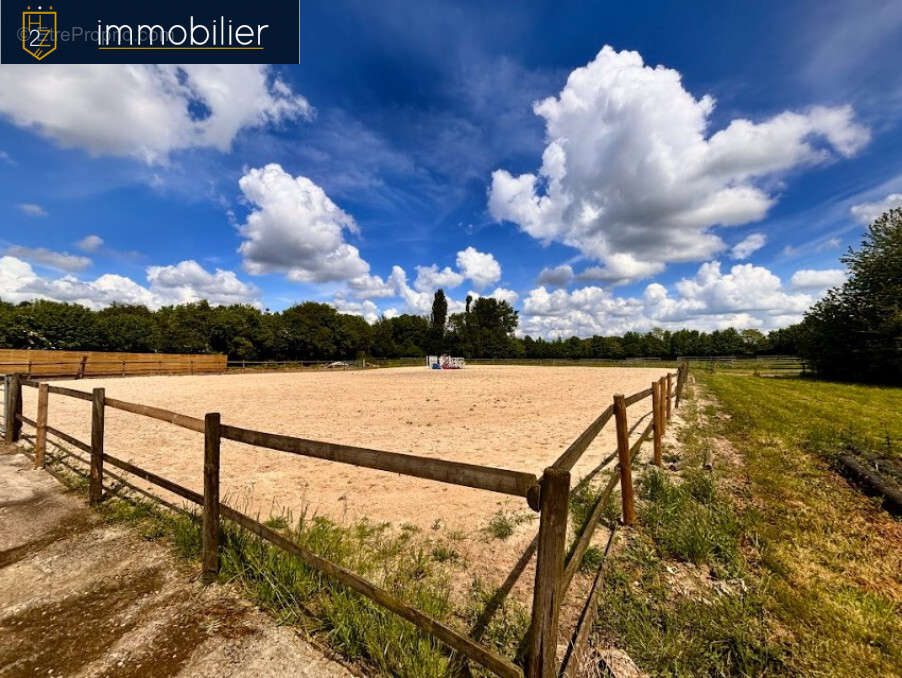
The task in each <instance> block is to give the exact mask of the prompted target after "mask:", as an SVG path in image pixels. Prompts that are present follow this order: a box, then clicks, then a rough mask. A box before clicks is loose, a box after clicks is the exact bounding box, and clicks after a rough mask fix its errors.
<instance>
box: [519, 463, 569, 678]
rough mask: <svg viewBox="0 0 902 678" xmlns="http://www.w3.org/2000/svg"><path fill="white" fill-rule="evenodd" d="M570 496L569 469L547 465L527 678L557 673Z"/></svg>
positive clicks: (544, 479)
mask: <svg viewBox="0 0 902 678" xmlns="http://www.w3.org/2000/svg"><path fill="white" fill-rule="evenodd" d="M569 497H570V472H569V471H564V470H562V469H555V468H546V469H545V473H544V474H543V475H542V485H541V491H540V494H539V503H540V511H541V513H540V518H539V537H538V539H539V543H538V547H537V555H536V581H535V588H534V589H533V598H532V625H531V627H530V628H531V630H532V635H531V637H530V644H529V654H528V659H527V666H526V678H549V677H550V676H556V675H557V670H556V667H555V663H556V661H557V635H558V614H559V612H560V607H561V599H560V593H561V591H560V584H561V574H562V572H563V569H564V541H565V537H566V533H567V511H568V510H569V509H568V504H569Z"/></svg>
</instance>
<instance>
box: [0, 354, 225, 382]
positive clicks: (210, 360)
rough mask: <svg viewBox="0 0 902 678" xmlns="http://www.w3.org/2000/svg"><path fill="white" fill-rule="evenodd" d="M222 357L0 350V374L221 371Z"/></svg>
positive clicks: (144, 373) (97, 375) (118, 373)
mask: <svg viewBox="0 0 902 678" xmlns="http://www.w3.org/2000/svg"><path fill="white" fill-rule="evenodd" d="M225 369H226V356H225V355H223V354H205V353H200V354H196V355H195V354H187V353H112V352H104V351H49V350H41V349H14V348H3V349H0V372H4V373H6V374H13V373H18V374H24V375H27V376H31V377H73V378H77V379H80V378H83V377H114V376H120V377H127V376H138V375H152V374H213V373H217V372H225Z"/></svg>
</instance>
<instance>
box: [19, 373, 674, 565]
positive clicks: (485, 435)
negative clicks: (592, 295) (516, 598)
mask: <svg viewBox="0 0 902 678" xmlns="http://www.w3.org/2000/svg"><path fill="white" fill-rule="evenodd" d="M665 372H666V370H664V369H658V368H598V367H520V366H517V367H513V366H474V367H468V368H466V369H463V370H454V371H450V370H445V371H435V370H428V369H426V368H424V367H423V368H420V367H410V368H396V369H382V370H367V371H336V372H329V371H325V370H318V371H310V372H284V373H268V374H224V375H207V376H193V377H192V376H165V377H130V378H124V379H121V378H116V379H90V380H82V381H72V382H60V384H61V385H66V386H71V387H74V388H78V389H81V390H90V389H91V388H96V387H104V388H106V393H107V395H108V396H110V397H114V398H119V399H122V400H128V401H131V402H136V403H142V404H147V405H155V406H158V407H163V408H166V409H169V410H174V411H176V412H179V413H182V414H187V415H191V416H195V417H203V416H204V414H205V413H206V412H220V413H221V415H222V421H223V423H227V424H232V425H236V426H244V427H248V428H253V429H257V430H262V431H268V432H272V433H283V434H289V435H296V436H300V437H304V438H311V439H314V440H323V441H328V442H336V443H344V444H348V445H357V446H361V447H368V448H375V449H382V450H389V451H393V452H406V453H412V454H418V455H425V456H430V457H438V458H443V459H450V460H456V461H463V462H469V463H473V464H483V465H488V466H495V467H500V468H507V469H514V470H519V471H527V472H531V473H535V474H536V475H541V472H542V470H543V469H544V468H545V467H547V466H549V465H550V464H551V463H552V462H554V460H555V459H557V457H558V456H559V455H560V454H561V453H562V452H563V451H564V450H565V449H566V448H567V446H568V445H569V444H570V443H571V442H572V441H573V440H574V439H575V438H576V437H577V436H578V435H579V434H580V433H581V432H582V431H583V430H584V429H585V428H586V426H588V425H589V424H590V423H591V422H592V421H593V420H594V419H595V418H596V417H597V416H598V415H599V414H600V413H601V411H602V410H604V408H606V407H607V406H608V405H609V404H610V402H611V397H612V395H613V394H614V393H624V394H626V395H629V394H631V393H635V392H637V391H641V390H643V389H646V388H648V387H649V385H650V384H651V382H652V381H653V380H654V379H656V378H658V377H659V376H660V375H662V374H664V373H665ZM23 396H24V412H25V414H26V415H27V416H29V417H34V416H35V411H36V407H37V405H36V399H37V392H36V390H35V389H32V388H25V389H23ZM90 408H91V405H90V403H88V402H85V401H81V400H76V399H73V398H67V397H63V396H58V395H51V396H50V404H49V424H50V425H51V426H53V427H55V428H58V429H61V430H63V431H65V432H67V433H70V434H71V435H74V436H76V437H77V438H79V439H81V440H83V441H86V442H87V441H90ZM650 409H651V403H650V399H646V400H644V401H643V402H642V403H640V404H637V405H634V406H633V407H631V408H630V409H629V419H630V423H631V424H633V423H635V422H636V421H637V420H638V419H639V418H640V417H642V416H643V415H645V414H646V413H647V412H648V411H649V410H650ZM645 421H647V420H645ZM643 425H644V422H643ZM640 430H641V429H640ZM25 431H26V432H31V430H30V427H27V426H26V427H25ZM105 445H106V452H107V453H108V454H111V455H114V456H117V457H119V458H122V459H125V460H128V461H131V462H132V463H134V464H136V465H138V466H140V467H142V468H145V469H147V470H149V471H152V472H154V473H157V474H160V475H162V476H164V477H166V478H169V479H171V480H173V481H175V482H177V483H179V484H181V485H184V486H186V487H189V488H191V489H194V490H197V491H199V492H202V491H203V479H202V469H203V435H202V434H199V433H195V432H192V431H188V430H185V429H182V428H179V427H176V426H172V425H170V424H167V423H165V422H161V421H158V420H155V419H149V418H146V417H141V416H138V415H134V414H130V413H127V412H122V411H119V410H114V409H111V408H107V411H106V434H105ZM615 448H616V442H615V436H614V426H613V422H611V423H609V424H608V425H607V426H606V427H605V429H604V431H603V432H602V433H601V435H599V436H598V438H597V439H596V441H595V442H594V443H593V444H592V446H591V447H590V448H589V449H588V451H587V452H586V454H585V455H584V456H583V459H582V460H581V462H580V463H579V464H578V465H577V466H576V467H575V468H574V473H573V483H574V484H575V483H576V482H577V481H578V479H579V478H580V477H581V476H582V475H583V474H584V473H586V472H588V471H589V470H591V469H592V468H594V466H595V465H596V464H597V463H598V462H599V461H600V460H601V459H602V458H603V457H604V456H606V455H607V454H609V453H610V452H611V451H613V450H614V449H615ZM221 473H222V476H221V492H222V496H223V498H224V501H226V502H227V503H229V504H230V505H233V506H235V507H236V508H239V509H244V510H248V511H249V512H251V513H255V514H259V515H260V517H261V519H266V518H268V517H269V516H270V514H272V513H278V512H279V511H280V510H282V509H289V510H290V511H291V512H292V513H293V515H295V516H297V515H298V514H299V512H300V511H302V510H303V509H304V508H306V509H307V512H308V515H310V514H311V513H316V514H319V515H327V516H329V517H331V518H333V519H336V520H339V521H348V520H353V519H356V518H359V517H361V516H367V517H368V518H369V519H371V520H373V521H380V522H381V521H389V522H392V523H394V524H395V525H402V524H404V523H408V524H413V525H416V526H418V527H420V528H422V529H424V530H429V529H432V530H438V529H442V530H443V531H445V530H447V531H451V530H454V531H463V532H465V533H467V534H469V535H477V534H479V533H480V531H481V530H484V528H485V527H486V525H487V524H488V523H489V521H490V520H491V518H492V516H493V515H494V514H495V513H496V512H498V511H499V510H503V511H505V512H506V513H518V514H519V513H522V514H530V513H532V512H531V511H530V509H529V508H528V506H527V505H526V501H525V500H524V499H520V498H518V497H511V496H507V495H501V494H495V493H491V492H487V491H483V490H475V489H470V488H465V487H458V486H453V485H447V484H443V483H438V482H434V481H428V480H422V479H418V478H410V477H406V476H399V475H397V474H393V473H387V472H384V471H374V470H370V469H362V468H358V467H355V466H348V465H344V464H338V463H335V462H328V461H322V460H317V459H310V458H304V457H298V456H295V455H290V454H285V453H280V452H274V451H269V450H265V449H260V448H256V447H250V446H247V445H242V444H240V443H234V442H231V441H223V444H222V471H221ZM132 480H134V481H135V484H137V485H140V486H143V487H146V488H147V489H152V490H153V491H154V492H155V493H157V494H161V495H163V496H166V493H165V492H163V491H162V490H160V489H159V488H153V487H152V486H151V485H149V484H147V483H145V482H144V481H140V480H136V479H134V478H132ZM166 498H168V499H172V496H171V495H170V496H167V497H166ZM533 515H535V514H533ZM536 528H537V522H536V521H534V520H532V521H524V522H523V523H522V524H521V525H520V526H518V529H517V531H516V533H515V534H514V535H513V537H512V538H511V539H508V540H506V541H504V542H503V543H502V542H498V541H497V540H495V541H494V542H493V543H492V544H491V545H486V544H485V543H484V541H485V540H484V539H482V540H479V539H476V538H474V539H473V540H472V542H473V543H472V544H471V546H472V548H471V549H468V550H470V551H471V553H470V554H469V555H470V556H472V557H474V558H475V559H476V560H479V559H480V558H482V557H483V556H482V555H480V554H485V553H486V549H487V546H489V548H488V549H487V550H488V553H490V554H491V555H490V556H489V557H490V559H491V560H492V561H493V562H494V563H495V564H497V565H498V566H499V567H500V566H501V565H504V564H507V563H510V562H513V561H514V560H516V558H517V556H518V555H519V553H520V552H521V551H522V547H523V545H524V544H525V543H528V541H529V539H531V538H532V536H533V535H534V534H535V530H536ZM436 535H437V536H438V533H436Z"/></svg>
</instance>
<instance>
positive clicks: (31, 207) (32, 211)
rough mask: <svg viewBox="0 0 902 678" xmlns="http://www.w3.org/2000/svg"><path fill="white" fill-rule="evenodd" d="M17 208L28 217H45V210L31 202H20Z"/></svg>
mask: <svg viewBox="0 0 902 678" xmlns="http://www.w3.org/2000/svg"><path fill="white" fill-rule="evenodd" d="M17 207H18V208H19V209H20V210H21V211H22V213H23V214H26V215H28V216H29V217H46V216H47V210H45V209H44V208H43V207H41V206H40V205H37V204H35V203H33V202H20V203H19V204H18V205H17Z"/></svg>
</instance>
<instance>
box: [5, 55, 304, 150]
mask: <svg viewBox="0 0 902 678" xmlns="http://www.w3.org/2000/svg"><path fill="white" fill-rule="evenodd" d="M0 115H2V116H5V117H6V118H7V119H9V120H10V121H11V122H12V123H14V124H15V125H18V126H20V127H24V128H27V129H32V130H35V131H36V132H38V133H39V134H41V135H42V136H44V137H47V138H49V139H52V140H53V141H55V142H57V143H58V144H60V145H62V146H65V147H77V148H82V149H85V150H86V151H88V152H89V153H91V154H93V155H118V156H133V157H137V158H140V159H141V160H144V161H146V162H148V163H161V162H165V161H166V160H167V158H168V156H169V154H170V153H172V152H173V151H178V150H182V149H188V148H214V149H218V150H220V151H227V150H229V148H230V147H231V145H232V141H233V140H234V139H235V137H236V136H237V135H238V133H239V132H240V131H242V130H243V129H248V128H253V127H260V126H263V125H266V124H269V123H278V122H280V121H283V120H289V119H297V118H309V117H311V116H312V115H313V108H312V107H311V106H310V104H309V102H308V101H307V100H306V99H305V98H304V97H303V96H301V95H299V94H296V93H294V92H292V91H291V89H290V87H289V86H288V85H287V84H286V83H285V82H284V81H282V80H280V79H279V78H278V77H277V76H275V75H274V73H273V71H272V70H271V69H270V67H269V66H264V65H255V64H233V65H212V64H210V65H204V64H186V65H182V66H175V65H159V66H151V65H119V64H102V65H65V64H48V65H46V67H43V68H41V69H40V70H34V69H30V68H29V67H28V66H17V65H8V66H4V67H3V68H2V69H0Z"/></svg>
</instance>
